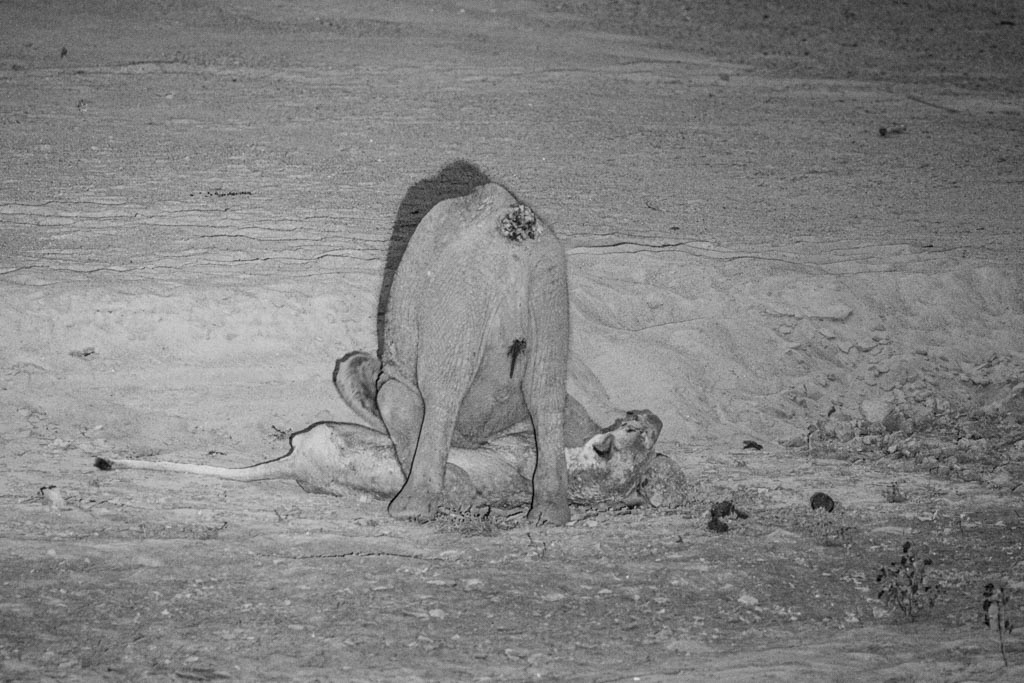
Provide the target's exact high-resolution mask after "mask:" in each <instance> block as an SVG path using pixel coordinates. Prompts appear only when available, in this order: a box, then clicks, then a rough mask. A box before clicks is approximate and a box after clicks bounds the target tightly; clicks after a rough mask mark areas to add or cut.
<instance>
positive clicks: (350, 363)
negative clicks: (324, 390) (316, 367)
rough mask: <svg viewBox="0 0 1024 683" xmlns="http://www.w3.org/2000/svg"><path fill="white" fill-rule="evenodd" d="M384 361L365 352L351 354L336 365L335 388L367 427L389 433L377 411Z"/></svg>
mask: <svg viewBox="0 0 1024 683" xmlns="http://www.w3.org/2000/svg"><path fill="white" fill-rule="evenodd" d="M379 374H380V360H379V359H378V358H377V357H376V356H372V355H370V354H369V353H366V352H365V351H350V352H349V353H346V354H345V355H344V356H342V357H341V358H340V359H339V360H338V362H337V363H335V364H334V387H335V388H336V389H337V390H338V395H339V396H341V400H342V401H344V402H345V405H347V406H348V407H349V408H350V409H351V410H352V412H353V413H355V414H356V415H358V416H359V417H360V419H362V420H363V421H364V422H366V426H368V427H370V428H371V429H375V430H377V431H379V432H385V433H386V430H385V427H384V421H383V420H381V417H380V409H379V408H377V376H378V375H379Z"/></svg>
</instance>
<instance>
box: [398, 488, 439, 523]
mask: <svg viewBox="0 0 1024 683" xmlns="http://www.w3.org/2000/svg"><path fill="white" fill-rule="evenodd" d="M440 501H441V496H440V494H436V493H433V492H430V491H422V490H420V489H417V488H410V487H409V486H406V487H405V488H403V489H402V490H401V491H399V492H398V495H397V496H395V497H394V499H392V501H391V504H390V505H388V514H389V515H391V516H392V517H393V518H395V519H405V520H410V521H416V522H429V521H430V520H432V519H433V518H434V516H435V515H436V514H437V506H438V504H439V503H440Z"/></svg>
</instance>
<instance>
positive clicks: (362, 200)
mask: <svg viewBox="0 0 1024 683" xmlns="http://www.w3.org/2000/svg"><path fill="white" fill-rule="evenodd" d="M709 5H715V7H710V6H705V5H703V4H701V5H699V6H696V7H689V8H685V9H682V8H680V6H679V4H678V3H660V2H651V3H611V2H608V3H603V2H599V3H543V2H520V3H487V2H472V3H459V4H454V3H428V4H419V3H390V4H387V5H381V6H380V7H376V8H365V7H362V6H361V5H360V4H358V3H352V5H351V6H350V5H349V4H348V3H340V4H339V3H336V2H329V3H328V2H323V3H315V2H303V3H284V4H277V3H263V2H256V3H253V2H248V3H240V2H239V3H215V4H214V3H211V4H208V3H201V2H194V3H193V2H180V3H179V2H167V3H118V4H113V3H110V4H108V3H100V2H88V3H76V4H75V5H74V6H68V7H66V6H64V5H63V4H61V3H53V4H49V5H46V4H40V3H34V2H5V3H2V4H0V36H2V38H3V40H2V47H0V92H2V97H0V131H2V134H0V158H3V159H4V165H3V168H2V170H0V320H2V321H3V324H2V325H0V436H2V437H3V445H2V451H0V454H2V457H3V458H4V459H5V461H8V462H9V463H11V464H10V467H12V468H13V469H16V470H18V471H19V472H20V473H19V474H17V475H13V476H12V478H11V479H9V481H8V485H7V486H5V487H3V488H4V489H6V490H3V492H2V496H3V501H4V506H5V508H6V509H7V512H5V513H4V514H5V515H8V514H9V515H11V516H12V518H19V516H20V515H23V514H24V512H23V508H22V507H19V506H24V501H25V500H26V498H27V497H29V496H31V495H32V494H33V493H34V491H35V489H36V488H38V487H39V486H41V485H44V484H50V483H53V484H60V485H62V486H65V487H67V486H72V487H73V486H75V485H78V484H79V483H80V481H81V479H82V477H84V471H85V470H84V468H83V465H85V464H87V459H86V456H87V455H88V454H90V453H92V452H96V451H114V452H116V453H123V454H137V453H146V452H162V453H167V452H177V451H185V452H190V453H193V454H195V453H203V452H206V451H209V450H211V449H212V450H214V451H217V452H218V453H219V454H221V455H218V457H220V458H221V459H222V461H226V462H237V463H246V462H251V461H252V460H253V458H254V454H257V453H258V454H266V453H268V451H269V452H273V451H277V450H280V447H281V446H280V443H279V442H278V441H275V437H276V436H278V435H279V432H280V431H287V430H292V429H298V428H301V427H303V426H305V425H307V424H309V423H311V422H313V421H315V420H318V419H325V418H333V419H344V418H346V417H348V415H347V413H346V411H345V409H344V408H343V407H342V406H341V404H340V402H339V401H338V400H337V399H336V397H335V396H334V395H333V390H332V388H331V386H330V371H331V367H332V365H333V361H334V359H335V358H336V357H338V356H339V355H340V354H342V353H344V352H345V351H347V350H349V349H354V348H366V349H372V348H374V346H375V345H376V336H375V334H376V315H377V300H378V296H379V293H380V288H381V283H382V279H383V277H384V275H385V266H386V265H387V264H389V263H392V262H393V256H394V253H395V249H396V238H401V237H403V236H407V235H408V233H409V231H410V230H411V229H412V227H414V226H415V223H416V221H417V220H418V216H421V215H422V214H423V213H424V212H425V211H426V210H427V209H429V207H430V206H431V205H432V204H433V203H434V202H436V201H437V200H438V199H440V198H443V197H446V196H452V195H455V194H459V193H460V192H462V191H464V190H465V189H467V188H468V187H470V186H472V184H474V183H476V182H479V181H480V180H481V179H483V178H485V177H492V178H494V179H497V180H500V181H502V182H504V183H506V184H507V185H509V186H510V187H511V188H513V189H514V190H515V191H516V192H517V193H519V194H520V196H521V197H522V198H524V199H526V200H527V201H529V202H530V203H531V204H533V205H534V206H535V207H536V208H537V209H538V210H539V211H540V212H541V213H542V214H543V215H544V216H545V218H546V219H547V220H548V221H549V222H550V223H551V224H553V225H554V226H555V229H556V230H557V232H558V233H559V235H560V236H562V237H563V239H564V241H565V242H566V243H567V245H568V246H569V253H570V266H571V287H572V297H573V334H574V337H573V345H574V350H575V354H576V357H577V363H576V364H574V368H573V370H574V372H573V384H574V388H575V391H576V392H577V393H578V394H579V395H580V396H581V398H583V399H584V400H585V402H586V403H587V404H588V405H589V406H590V407H591V408H592V409H593V410H594V412H595V413H598V414H602V415H607V414H610V413H609V412H608V411H609V409H610V407H612V406H614V407H620V408H623V407H625V408H628V407H647V408H650V409H652V410H654V411H656V412H657V413H658V414H659V415H660V416H661V417H662V418H663V420H664V422H665V431H664V433H663V437H662V438H663V447H662V448H663V450H664V451H665V452H666V453H669V454H671V455H674V456H675V457H677V458H679V459H680V461H681V462H684V463H685V464H686V465H687V467H688V468H690V470H689V471H690V472H691V473H692V477H693V478H695V479H698V480H699V479H701V477H702V476H703V475H704V470H703V459H704V458H705V457H707V455H708V454H709V453H712V452H718V453H727V452H729V450H730V449H735V448H737V447H738V446H739V445H740V444H741V443H742V441H743V440H744V439H756V440H759V441H761V442H763V443H765V444H768V445H770V446H772V447H777V445H778V444H780V443H806V439H807V437H808V435H809V434H810V435H811V436H812V438H816V437H818V436H820V435H822V434H825V435H826V436H827V437H828V438H831V437H834V436H835V435H836V433H837V431H838V433H839V435H840V436H842V435H843V434H844V433H846V432H847V431H849V432H851V433H852V431H853V430H862V429H863V430H865V431H871V430H872V429H874V426H873V424H874V423H881V420H882V419H883V417H885V416H886V415H887V413H889V412H890V411H893V410H895V413H893V414H896V413H898V415H897V417H900V418H903V419H917V424H918V425H921V424H924V423H925V422H927V420H925V419H924V418H925V417H928V418H929V420H934V419H940V418H942V419H945V418H947V417H949V416H950V415H965V414H968V413H970V412H971V411H972V410H975V409H978V408H980V407H984V406H990V407H991V406H996V408H998V409H999V410H1001V411H1002V412H1001V413H999V414H1000V415H1004V414H1007V413H1008V415H1009V418H1013V416H1014V415H1018V414H1019V415H1024V406H1020V405H1018V403H1021V402H1022V401H1020V400H1018V399H1019V397H1020V395H1021V393H1022V392H1024V389H1022V388H1021V387H1020V386H1019V385H1020V383H1021V381H1022V379H1024V303H1022V293H1024V292H1022V287H1024V285H1022V281H1021V277H1022V268H1021V254H1022V253H1024V252H1022V246H1024V245H1022V240H1024V233H1022V232H1021V219H1022V209H1021V206H1022V204H1021V192H1022V183H1024V175H1022V169H1024V137H1022V127H1021V120H1022V119H1021V116H1022V105H1021V100H1020V93H1021V92H1022V91H1021V84H1020V82H1019V81H1020V77H1019V69H1017V68H1016V67H1014V66H1013V64H1019V61H1014V60H1016V59H1017V57H1019V49H1020V48H1019V45H1020V44H1024V40H1020V38H1021V30H1022V29H1021V22H1022V19H1024V18H1022V17H1021V16H1020V15H1019V11H1018V10H1015V9H1014V7H1013V6H1012V5H1008V4H1005V3H1002V4H1000V3H989V4H985V3H982V5H981V6H979V7H977V8H975V9H971V8H961V9H957V8H944V9H942V11H938V12H936V11H932V10H928V11H926V10H925V9H923V8H917V7H914V6H901V7H900V8H894V7H889V6H888V5H887V4H886V3H880V2H879V3H868V4H867V5H866V6H863V7H861V6H860V5H858V6H857V7H855V8H847V9H846V10H844V12H846V14H843V13H841V12H839V11H838V10H837V11H836V12H835V13H828V12H826V13H820V12H818V11H817V10H814V11H811V10H808V9H807V7H805V6H802V5H801V3H798V2H792V3H781V4H778V5H777V6H774V7H773V9H772V10H771V12H769V13H766V14H765V15H764V16H763V17H761V18H758V17H757V16H754V15H753V14H751V13H750V12H749V11H747V9H745V5H744V3H738V4H737V3H731V4H729V3H721V4H719V3H710V4H709ZM972 7H973V6H972ZM964 27H966V29H965V28H964ZM890 32H891V33H895V34H897V35H898V36H899V39H897V40H894V41H886V40H885V36H886V35H889V33H890ZM943 48H948V50H949V51H948V52H943ZM883 127H884V128H885V129H886V130H887V132H888V133H889V134H887V135H884V136H883V135H880V134H879V131H880V128H883ZM893 130H895V131H897V132H896V133H891V132H889V131H893ZM1015 401H1016V403H1015ZM1014 411H1020V412H1014ZM894 419H895V418H894ZM928 423H929V424H930V422H928ZM903 424H904V426H906V424H907V423H903ZM1006 424H1014V421H1013V419H1010V420H1009V421H1008V422H1007V423H1006ZM890 431H891V430H890ZM904 431H905V432H907V434H909V435H911V436H912V435H913V434H914V433H915V432H914V428H913V426H912V425H911V427H908V428H907V429H905V430H904ZM918 431H920V429H918ZM959 436H960V437H961V438H970V439H973V440H975V441H977V440H978V439H980V438H983V437H984V438H988V439H989V442H991V443H994V442H996V440H997V437H996V436H995V435H980V436H979V435H974V436H972V435H971V434H970V433H967V434H963V433H962V434H960V435H959ZM1012 436H1013V432H1012V430H1011V431H1010V432H1008V433H1003V434H1001V435H999V438H1000V439H1005V438H1006V437H1012ZM975 437H977V438H975ZM953 440H954V442H955V441H956V437H953ZM989 442H987V443H989ZM900 443H901V444H902V442H900ZM1010 443H1011V445H1012V440H1011V442H1010ZM868 445H870V444H868ZM897 445H899V444H897ZM899 447H901V448H902V447H903V446H902V445H899ZM1018 450H1019V449H1018ZM69 451H70V453H71V454H72V455H75V456H80V457H77V459H76V458H65V459H60V458H56V459H55V454H59V453H68V452H69ZM780 457H782V456H780ZM1017 459H1018V460H1019V458H1017ZM727 460H728V458H727ZM1021 471H1022V470H1021V468H1017V469H1012V468H1011V469H1009V470H1007V469H1004V470H1002V472H1003V475H1001V476H1002V478H1001V479H1000V486H1001V488H1000V489H999V490H1000V491H1002V492H1003V493H1004V494H1007V495H1016V496H1019V490H1020V489H1019V488H1018V489H1017V493H1016V494H1010V493H1009V492H1010V491H1013V490H1014V489H1015V487H1017V486H1018V485H1019V484H1020V483H1021V481H1022V480H1024V476H1022V474H1021ZM740 474H741V475H742V472H741V473H740ZM723 476H727V477H728V476H729V475H723ZM792 476H794V477H797V480H798V481H799V477H800V476H802V475H800V474H799V468H798V469H797V473H796V474H793V475H792ZM742 478H743V477H742V476H740V477H739V480H741V481H742ZM883 478H884V475H883ZM790 483H792V481H790ZM166 485H171V484H166ZM172 490H174V489H172ZM186 490H187V489H186ZM860 494H861V495H864V491H863V490H861V491H860ZM125 495H130V494H127V493H126V494H125ZM175 495H177V494H175ZM801 495H802V494H801ZM849 495H850V497H856V496H857V495H858V494H857V491H856V487H854V489H853V490H852V491H851V492H850V494H849ZM172 497H173V496H172ZM1012 500H1013V501H1014V502H1013V504H1014V505H1016V504H1017V501H1016V499H1012ZM253 504H254V505H255V506H259V505H260V503H259V502H254V503H253ZM145 505H156V506H157V508H158V509H159V507H160V503H159V502H156V503H154V502H153V501H152V500H147V501H146V503H145ZM395 533H400V532H395ZM431 542H433V541H431ZM239 552H240V551H239ZM1018 559H1019V557H1018ZM1018 578H1019V577H1018ZM5 657H11V655H10V653H9V652H8V654H6V655H5ZM512 659H513V660H514V659H515V658H514V657H513V658H512ZM86 668H87V669H88V667H86ZM449 673H450V672H449ZM563 673H564V671H563ZM504 675H505V674H498V676H499V677H502V676H504ZM516 675H518V674H516Z"/></svg>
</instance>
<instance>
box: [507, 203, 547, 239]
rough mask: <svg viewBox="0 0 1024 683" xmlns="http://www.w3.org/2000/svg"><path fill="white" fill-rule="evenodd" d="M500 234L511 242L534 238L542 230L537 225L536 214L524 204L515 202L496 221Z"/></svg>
mask: <svg viewBox="0 0 1024 683" xmlns="http://www.w3.org/2000/svg"><path fill="white" fill-rule="evenodd" d="M498 227H499V228H500V229H501V234H502V235H504V236H505V237H507V238H508V239H509V240H511V241H513V242H522V241H523V240H526V239H531V240H532V239H536V238H537V237H538V236H539V235H540V234H541V232H542V229H541V226H539V225H537V214H535V213H534V212H533V209H531V208H530V207H528V206H527V205H526V204H516V205H515V206H512V207H509V210H508V211H507V212H506V213H505V215H504V216H502V217H501V220H500V221H499V222H498Z"/></svg>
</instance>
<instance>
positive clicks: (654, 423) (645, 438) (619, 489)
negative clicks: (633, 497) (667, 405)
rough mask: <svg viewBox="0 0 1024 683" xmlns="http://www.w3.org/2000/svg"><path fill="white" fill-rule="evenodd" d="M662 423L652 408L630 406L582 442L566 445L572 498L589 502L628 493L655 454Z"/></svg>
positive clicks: (616, 497)
mask: <svg viewBox="0 0 1024 683" xmlns="http://www.w3.org/2000/svg"><path fill="white" fill-rule="evenodd" d="M661 426H662V425H661V420H659V419H658V416H657V415H655V414H654V413H652V412H651V411H649V410H631V411H629V412H628V413H626V414H625V416H624V417H620V418H619V419H618V420H616V421H615V422H614V423H612V425H611V426H609V427H606V428H605V429H603V430H601V431H600V432H599V433H597V434H595V435H594V436H592V437H591V438H590V439H589V440H588V441H587V442H586V443H585V444H584V445H583V446H581V447H579V448H567V449H566V451H565V455H566V459H567V461H568V463H567V464H568V469H569V499H570V500H571V501H572V502H573V503H576V504H580V505H586V504H592V503H599V502H611V501H618V500H622V499H625V498H626V497H628V496H629V494H631V493H633V491H634V490H635V489H636V487H637V485H638V484H639V483H640V482H641V481H642V480H643V478H644V476H645V474H646V471H647V466H648V465H649V464H650V462H651V460H652V459H653V458H654V444H655V443H656V442H657V441H658V435H659V434H661Z"/></svg>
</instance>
